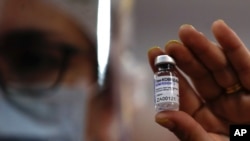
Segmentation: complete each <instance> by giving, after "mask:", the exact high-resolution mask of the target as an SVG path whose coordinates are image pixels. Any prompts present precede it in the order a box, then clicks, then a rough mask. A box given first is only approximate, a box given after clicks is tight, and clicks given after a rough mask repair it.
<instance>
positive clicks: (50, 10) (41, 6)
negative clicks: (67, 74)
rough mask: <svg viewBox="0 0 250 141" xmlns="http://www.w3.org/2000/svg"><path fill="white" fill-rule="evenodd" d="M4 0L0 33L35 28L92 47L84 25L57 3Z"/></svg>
mask: <svg viewBox="0 0 250 141" xmlns="http://www.w3.org/2000/svg"><path fill="white" fill-rule="evenodd" d="M2 1H3V2H2V4H1V9H0V13H1V15H0V17H1V18H0V27H1V28H0V36H1V35H3V34H5V33H8V32H11V31H15V30H25V29H32V30H38V31H41V32H45V33H49V34H50V35H51V36H54V38H56V39H57V40H58V39H59V40H63V41H65V42H68V43H71V44H74V45H75V46H77V47H88V46H91V45H89V44H90V43H91V42H90V40H89V38H88V37H87V36H86V35H87V33H85V31H84V29H83V27H82V26H80V25H79V23H77V22H75V21H74V20H73V18H72V17H71V16H69V15H68V14H67V13H66V12H65V11H63V10H61V9H59V8H58V7H56V6H55V5H52V4H51V3H48V2H45V1H42V0H2ZM86 20H87V19H86Z"/></svg>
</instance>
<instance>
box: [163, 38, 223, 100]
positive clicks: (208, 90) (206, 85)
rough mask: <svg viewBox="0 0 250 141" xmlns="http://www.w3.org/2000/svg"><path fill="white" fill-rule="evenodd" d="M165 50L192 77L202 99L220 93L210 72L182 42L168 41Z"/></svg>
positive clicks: (211, 97)
mask: <svg viewBox="0 0 250 141" xmlns="http://www.w3.org/2000/svg"><path fill="white" fill-rule="evenodd" d="M165 50H166V53H167V54H169V55H170V56H172V57H173V58H174V59H175V61H176V64H177V66H178V67H179V68H180V69H181V70H182V71H184V72H185V73H186V74H187V75H188V76H189V77H190V78H191V79H192V82H193V83H194V85H195V86H196V89H197V91H198V92H199V93H200V95H201V96H202V97H203V98H204V99H206V100H208V99H213V98H215V97H217V96H218V95H219V94H220V93H221V87H220V86H219V85H218V84H217V83H216V82H215V80H214V79H213V76H212V74H211V73H210V72H209V71H208V70H207V69H206V67H205V66H204V65H203V64H202V63H200V62H199V61H198V60H197V59H196V58H195V57H194V55H193V54H192V53H191V52H190V51H189V49H188V48H186V47H185V46H184V45H183V44H181V43H179V42H176V41H174V42H169V43H168V44H167V45H166V47H165Z"/></svg>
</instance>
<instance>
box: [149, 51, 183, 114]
mask: <svg viewBox="0 0 250 141" xmlns="http://www.w3.org/2000/svg"><path fill="white" fill-rule="evenodd" d="M154 65H155V66H156V68H157V72H155V74H154V102H155V109H156V111H157V112H160V111H166V110H171V111H177V110H179V79H178V77H177V75H176V74H177V73H176V71H175V61H174V59H173V58H172V57H170V56H168V55H160V56H157V57H156V59H155V62H154Z"/></svg>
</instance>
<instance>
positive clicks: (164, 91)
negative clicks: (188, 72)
mask: <svg viewBox="0 0 250 141" xmlns="http://www.w3.org/2000/svg"><path fill="white" fill-rule="evenodd" d="M169 102H171V103H172V102H173V103H179V80H178V78H177V77H176V76H157V77H156V78H155V104H160V103H169Z"/></svg>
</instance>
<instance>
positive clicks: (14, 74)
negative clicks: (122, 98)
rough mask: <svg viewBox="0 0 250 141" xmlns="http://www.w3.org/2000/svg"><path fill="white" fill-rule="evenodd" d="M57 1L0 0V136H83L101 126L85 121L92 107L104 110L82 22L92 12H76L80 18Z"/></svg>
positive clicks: (19, 139)
mask: <svg viewBox="0 0 250 141" xmlns="http://www.w3.org/2000/svg"><path fill="white" fill-rule="evenodd" d="M90 2H94V1H92V0H91V1H84V2H83V3H86V5H87V3H90ZM61 3H62V1H55V2H54V3H53V1H50V0H48V1H46V0H1V1H0V7H1V8H0V11H1V12H0V13H1V14H0V62H1V63H0V86H1V89H0V113H1V114H0V140H1V141H2V140H4V141H82V140H85V139H86V138H98V137H97V135H98V134H101V132H102V131H100V129H99V130H97V129H96V128H95V127H92V124H91V123H90V122H88V121H89V120H90V117H92V118H93V117H94V116H93V115H92V114H95V113H97V112H96V111H95V109H97V110H103V111H105V110H104V109H102V107H103V105H105V102H104V101H105V100H104V101H103V99H104V98H97V97H100V96H98V94H99V93H101V92H100V91H99V89H98V88H99V87H98V84H97V80H98V62H97V47H96V43H95V39H93V38H92V34H91V33H89V29H90V28H89V27H88V26H87V24H85V23H87V22H89V21H91V18H93V19H94V18H95V17H85V18H84V16H83V15H84V14H89V13H90V11H87V12H85V13H83V14H82V13H80V17H81V16H83V17H81V19H80V20H83V23H81V22H79V21H78V20H79V18H78V19H77V18H76V17H73V15H71V13H70V12H68V11H67V10H69V9H66V7H63V5H62V6H61ZM75 3H76V4H77V2H75ZM66 6H69V5H66ZM77 6H79V5H78V4H77ZM64 8H65V9H64ZM85 8H86V7H85ZM72 9H73V10H75V9H76V8H75V7H74V8H71V10H72ZM80 9H82V8H80ZM90 9H91V10H94V7H90ZM82 10H85V9H82ZM95 10H96V9H95ZM88 12H89V13H88ZM92 24H93V26H95V25H96V24H94V23H92ZM105 91H106V92H107V91H108V90H107V89H106V90H105ZM107 93H108V92H107ZM96 96H97V97H96ZM102 97H104V96H102ZM106 99H108V98H106ZM96 100H98V101H100V102H98V101H96ZM107 101H108V100H107ZM100 103H102V104H100ZM103 103H104V104H103ZM110 103H111V102H110ZM90 105H91V106H92V107H89V106H90ZM98 105H99V106H98ZM100 105H101V106H102V107H101V106H100ZM106 105H107V106H106V107H109V106H108V104H106ZM99 116H102V115H101V114H100V113H99ZM95 118H96V117H95ZM95 118H94V119H95ZM99 120H100V121H102V124H103V125H104V124H108V123H107V122H106V121H105V118H103V119H99ZM91 122H92V119H91ZM93 122H96V121H93ZM97 123H99V122H97ZM102 124H99V127H100V128H101V127H102ZM101 129H103V130H105V128H101ZM94 131H97V132H96V133H92V132H94ZM98 132H100V133H98ZM99 138H100V137H99Z"/></svg>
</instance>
